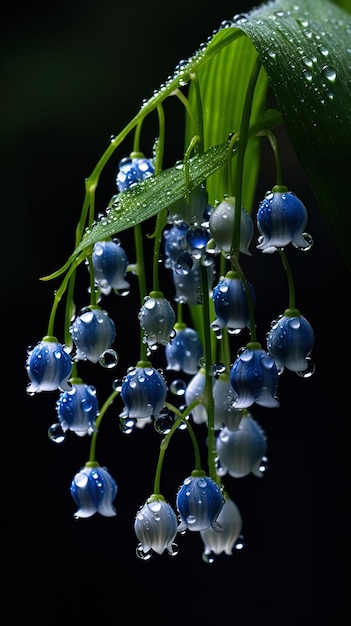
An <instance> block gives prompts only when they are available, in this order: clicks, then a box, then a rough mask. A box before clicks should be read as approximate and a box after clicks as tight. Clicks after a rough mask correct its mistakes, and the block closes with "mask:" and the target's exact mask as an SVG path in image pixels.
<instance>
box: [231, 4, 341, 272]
mask: <svg viewBox="0 0 351 626" xmlns="http://www.w3.org/2000/svg"><path fill="white" fill-rule="evenodd" d="M237 26H238V27H239V28H240V29H242V30H243V31H244V32H245V33H246V34H247V35H248V36H249V37H250V39H251V41H252V42H253V44H254V46H255V48H256V49H257V51H258V53H259V55H260V59H261V61H262V64H263V66H264V68H265V70H266V72H267V75H268V78H269V82H270V84H271V86H272V89H273V91H274V93H275V96H276V100H277V103H278V107H279V109H280V110H281V112H282V115H283V118H284V122H285V125H286V128H287V131H288V134H289V137H290V140H291V143H292V145H293V147H294V150H295V152H296V155H297V157H298V159H299V161H300V163H301V166H302V168H303V171H304V173H305V175H306V178H307V180H308V181H309V183H310V185H311V187H312V189H313V191H314V193H315V195H316V198H317V200H318V203H319V206H320V209H321V212H322V214H323V216H324V219H325V221H326V223H327V225H328V227H329V229H330V231H331V233H332V235H333V236H334V238H335V241H336V243H337V245H338V246H339V249H340V252H341V254H342V255H343V257H344V260H345V262H346V265H347V266H348V268H349V269H351V245H350V241H349V239H350V232H351V220H350V215H351V203H350V199H349V198H350V191H349V189H350V184H349V175H348V173H347V171H350V166H351V70H350V68H351V19H350V16H349V15H348V14H347V13H346V12H345V11H343V10H342V9H340V8H339V7H338V6H336V5H335V4H333V3H331V2H329V1H328V0H303V1H302V0H300V1H299V2H296V1H295V0H293V1H290V0H277V1H276V2H272V3H269V4H267V5H263V6H261V7H259V8H258V9H257V10H254V11H252V12H251V13H250V14H248V15H247V19H246V20H245V21H242V22H240V23H238V24H237Z"/></svg>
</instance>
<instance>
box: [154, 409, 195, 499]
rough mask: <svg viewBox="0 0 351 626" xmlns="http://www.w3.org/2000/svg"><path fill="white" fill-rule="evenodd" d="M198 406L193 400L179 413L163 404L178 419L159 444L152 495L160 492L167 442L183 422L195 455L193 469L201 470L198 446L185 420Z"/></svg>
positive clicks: (191, 429)
mask: <svg viewBox="0 0 351 626" xmlns="http://www.w3.org/2000/svg"><path fill="white" fill-rule="evenodd" d="M197 404H198V401H197V400H195V401H194V402H192V404H190V405H189V406H188V407H187V409H186V411H184V413H181V412H180V411H179V409H177V407H175V406H173V404H169V403H168V402H166V403H165V405H166V407H167V408H168V409H169V410H170V411H173V412H174V413H175V415H178V419H177V420H176V421H175V422H174V424H173V426H172V428H171V430H170V431H169V433H167V435H166V436H165V437H164V439H162V441H161V444H160V453H159V457H158V462H157V467H156V472H155V480H154V493H155V494H156V493H161V491H160V482H161V472H162V465H163V461H164V456H165V454H166V450H167V448H168V445H169V442H170V440H171V438H172V436H173V435H174V433H175V431H176V430H177V429H178V427H179V425H180V424H181V423H182V422H184V423H185V424H186V426H187V431H188V433H189V435H190V438H191V441H192V444H193V448H194V455H195V469H197V470H201V458H200V450H199V446H198V443H197V440H196V437H195V433H194V430H193V428H192V426H191V424H190V423H189V421H188V420H186V419H185V418H186V417H187V415H189V414H190V413H191V411H192V410H193V408H194V407H195V406H196V405H197Z"/></svg>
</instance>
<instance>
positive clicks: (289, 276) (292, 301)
mask: <svg viewBox="0 0 351 626" xmlns="http://www.w3.org/2000/svg"><path fill="white" fill-rule="evenodd" d="M278 252H279V255H280V258H281V260H282V262H283V265H284V269H285V271H286V275H287V279H288V286H289V309H295V286H294V279H293V275H292V271H291V267H290V263H289V261H288V259H287V256H286V254H285V252H284V249H283V248H278Z"/></svg>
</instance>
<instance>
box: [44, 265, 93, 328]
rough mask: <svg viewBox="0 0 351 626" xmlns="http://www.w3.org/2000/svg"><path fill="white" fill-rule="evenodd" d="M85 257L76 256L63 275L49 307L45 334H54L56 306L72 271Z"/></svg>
mask: <svg viewBox="0 0 351 626" xmlns="http://www.w3.org/2000/svg"><path fill="white" fill-rule="evenodd" d="M84 259H85V255H80V256H78V257H77V258H76V260H75V261H74V262H73V263H72V264H71V266H70V268H69V269H68V271H67V274H66V275H65V277H64V279H63V281H62V283H61V285H60V287H59V288H58V289H57V290H56V292H55V297H54V302H53V305H52V308H51V313H50V317H49V323H48V330H47V333H46V334H47V335H49V336H51V335H54V334H55V333H54V326H55V317H56V312H57V307H58V305H59V303H60V302H61V298H62V296H63V294H64V293H65V291H66V289H67V285H68V283H69V280H70V278H71V277H72V275H73V273H74V272H75V271H76V269H77V267H78V265H79V264H80V263H81V262H82V261H83V260H84Z"/></svg>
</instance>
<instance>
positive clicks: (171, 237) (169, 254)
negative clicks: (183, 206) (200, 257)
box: [163, 222, 189, 269]
mask: <svg viewBox="0 0 351 626" xmlns="http://www.w3.org/2000/svg"><path fill="white" fill-rule="evenodd" d="M188 230H189V226H188V224H185V222H182V223H181V224H179V225H178V226H175V225H173V226H172V227H171V228H167V229H165V230H164V231H163V241H164V253H165V256H166V260H165V267H167V268H169V269H172V268H173V267H174V266H175V264H176V262H177V259H178V257H179V256H180V254H182V253H183V252H186V251H187V250H188V248H189V245H188V241H187V238H186V234H187V232H188Z"/></svg>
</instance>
